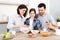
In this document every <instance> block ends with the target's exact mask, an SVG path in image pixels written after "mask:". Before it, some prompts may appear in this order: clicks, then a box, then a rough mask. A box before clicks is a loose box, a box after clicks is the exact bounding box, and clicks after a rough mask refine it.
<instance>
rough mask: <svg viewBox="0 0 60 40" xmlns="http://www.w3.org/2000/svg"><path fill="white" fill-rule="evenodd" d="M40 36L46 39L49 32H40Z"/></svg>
mask: <svg viewBox="0 0 60 40" xmlns="http://www.w3.org/2000/svg"><path fill="white" fill-rule="evenodd" d="M40 34H41V35H42V36H44V37H47V36H49V35H50V32H41V33H40Z"/></svg>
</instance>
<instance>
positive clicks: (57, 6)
mask: <svg viewBox="0 0 60 40" xmlns="http://www.w3.org/2000/svg"><path fill="white" fill-rule="evenodd" d="M50 14H52V16H53V17H54V18H55V19H57V18H60V0H50Z"/></svg>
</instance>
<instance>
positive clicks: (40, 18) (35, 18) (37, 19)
mask: <svg viewBox="0 0 60 40" xmlns="http://www.w3.org/2000/svg"><path fill="white" fill-rule="evenodd" d="M27 11H28V8H27V6H26V5H24V4H21V5H19V6H18V8H17V15H13V16H10V17H9V21H8V25H7V29H9V31H10V30H13V29H14V30H15V31H16V32H18V31H21V30H20V29H21V27H22V28H26V27H28V28H29V30H39V31H40V32H41V31H43V30H44V28H45V29H46V30H47V31H50V30H51V29H52V30H56V28H57V24H56V21H55V20H54V18H53V17H52V16H51V15H50V14H48V13H46V5H45V4H44V3H40V4H38V13H36V9H35V8H31V9H30V10H29V17H28V18H26V16H27Z"/></svg>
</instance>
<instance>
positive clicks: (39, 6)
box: [38, 3, 46, 9]
mask: <svg viewBox="0 0 60 40" xmlns="http://www.w3.org/2000/svg"><path fill="white" fill-rule="evenodd" d="M41 7H44V9H46V5H45V4H44V3H40V4H39V5H38V8H41Z"/></svg>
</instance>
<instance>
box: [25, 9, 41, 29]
mask: <svg viewBox="0 0 60 40" xmlns="http://www.w3.org/2000/svg"><path fill="white" fill-rule="evenodd" d="M29 15H30V17H29V18H27V19H26V21H25V25H27V27H29V30H39V29H40V27H41V26H42V25H41V23H40V21H39V20H37V19H36V18H35V15H36V10H35V9H34V8H31V9H30V11H29Z"/></svg>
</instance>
